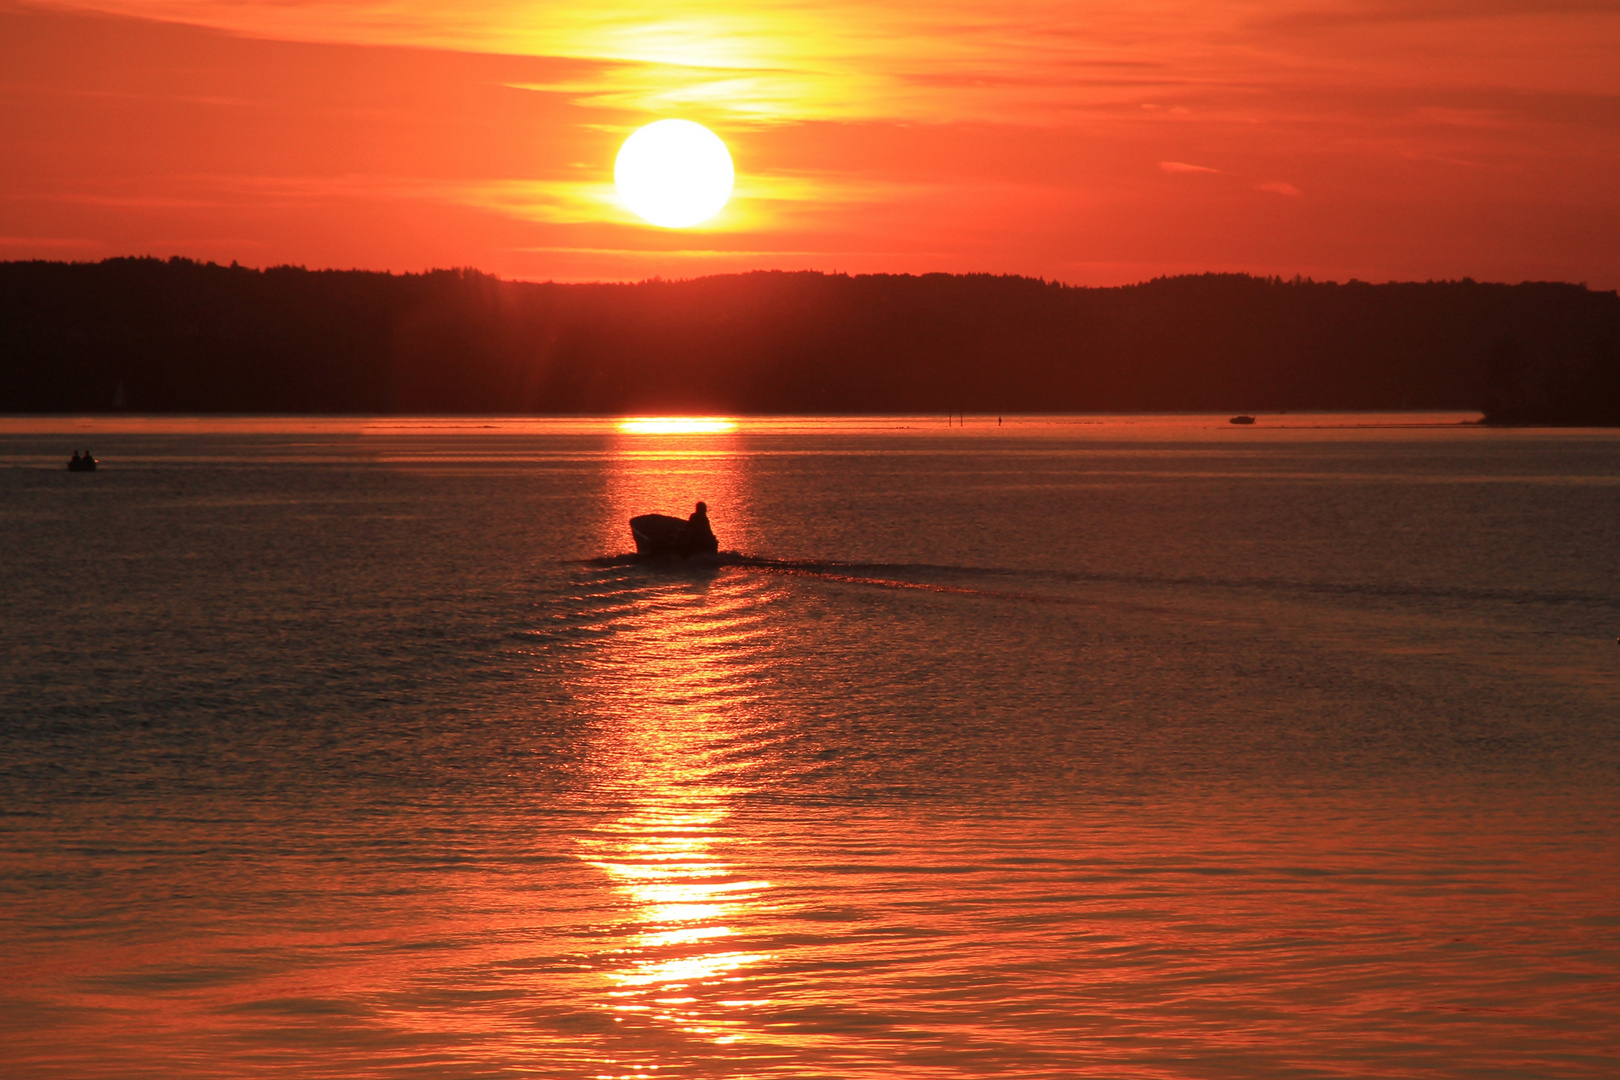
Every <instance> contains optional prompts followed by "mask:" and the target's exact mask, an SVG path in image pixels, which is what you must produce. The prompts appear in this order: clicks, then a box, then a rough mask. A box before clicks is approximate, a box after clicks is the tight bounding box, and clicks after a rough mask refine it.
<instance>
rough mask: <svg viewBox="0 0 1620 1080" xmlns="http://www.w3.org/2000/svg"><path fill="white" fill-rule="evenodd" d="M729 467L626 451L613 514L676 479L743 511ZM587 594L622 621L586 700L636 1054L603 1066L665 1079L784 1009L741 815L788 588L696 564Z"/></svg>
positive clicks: (603, 867)
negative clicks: (684, 465)
mask: <svg viewBox="0 0 1620 1080" xmlns="http://www.w3.org/2000/svg"><path fill="white" fill-rule="evenodd" d="M626 449H629V448H628V447H627V448H626ZM727 460H728V459H727V458H726V457H725V456H723V455H722V456H721V457H719V458H717V459H714V465H713V466H711V467H710V471H707V472H705V474H704V476H703V478H702V479H701V480H698V479H697V478H695V477H671V476H670V475H669V474H668V473H667V472H666V471H665V470H664V469H663V468H662V467H661V466H660V464H659V463H658V462H657V461H649V460H648V459H647V458H645V457H643V456H641V455H636V454H630V453H626V454H625V455H624V456H623V457H622V458H621V467H620V472H621V473H622V474H623V475H619V476H617V477H615V478H614V483H613V484H612V485H611V487H612V488H614V489H615V490H616V493H617V494H618V495H619V496H620V498H619V499H610V503H611V504H612V505H613V506H614V510H613V511H611V512H613V513H615V514H617V513H620V512H622V511H623V510H624V509H656V508H657V507H648V506H635V507H628V506H626V507H621V506H619V505H618V504H619V502H620V501H621V500H622V499H624V498H626V497H629V498H633V499H636V500H640V501H643V502H644V501H646V500H650V499H661V500H663V501H664V502H666V503H670V505H672V506H673V505H674V503H673V502H672V500H673V499H675V498H677V496H674V495H671V494H668V492H669V491H670V489H671V486H672V482H673V486H674V487H677V488H685V487H688V486H689V485H690V484H692V483H693V482H694V481H696V482H698V483H701V484H702V486H703V488H704V490H702V491H698V492H697V494H699V495H701V494H704V493H708V492H723V493H725V494H726V495H729V496H731V497H735V496H736V495H737V494H738V492H737V488H738V479H737V477H735V476H732V475H729V473H730V471H731V470H730V468H729V467H728V466H727V464H726V462H727ZM720 473H726V474H727V475H724V476H722V475H719V474H720ZM632 492H633V493H635V494H634V495H631V493H632ZM660 492H663V493H665V494H659V493H660ZM683 494H688V495H690V494H691V492H683ZM711 497H714V496H712V495H711ZM719 501H721V500H720V499H717V502H719ZM717 524H718V522H717ZM585 585H586V587H587V589H588V590H589V589H594V590H598V593H597V595H598V597H599V598H600V600H601V601H603V602H604V606H605V607H609V608H610V610H611V611H612V614H611V615H610V616H608V618H607V619H606V620H605V621H604V623H603V627H604V629H606V630H608V632H607V633H605V634H604V635H603V636H602V637H601V638H600V639H599V640H598V642H597V645H596V647H595V648H593V649H592V650H590V652H589V655H588V658H587V659H586V665H585V668H584V670H583V671H582V676H581V682H580V684H579V686H578V687H577V690H578V693H579V695H580V698H581V699H582V702H583V703H585V704H586V705H587V706H588V708H589V710H590V713H591V714H592V715H593V716H594V717H596V722H597V730H598V736H597V739H596V753H595V755H594V763H593V775H592V778H591V797H592V799H593V800H594V802H595V807H594V809H595V810H596V811H598V812H600V816H599V817H596V819H595V823H594V824H593V825H592V826H591V827H590V828H589V829H588V830H587V831H586V832H585V833H583V834H582V835H581V836H580V837H579V839H578V845H579V846H578V851H577V854H578V857H579V858H580V859H581V861H582V862H584V863H586V864H588V865H590V866H592V867H595V868H596V869H597V870H599V871H600V872H601V873H602V875H603V877H604V881H605V883H606V885H607V886H608V888H609V889H610V890H611V891H612V893H613V894H614V897H613V899H610V900H608V901H607V902H606V903H605V904H604V907H605V908H606V909H607V910H609V911H610V912H611V913H612V914H611V921H610V923H609V925H607V926H606V927H604V928H603V931H604V932H603V936H602V937H601V938H599V939H598V944H597V946H596V948H598V949H599V952H598V953H597V955H596V956H595V957H594V959H593V961H592V965H593V967H594V969H595V970H596V971H597V972H598V973H599V974H600V976H601V979H602V983H601V989H600V992H601V995H602V996H601V998H600V1005H599V1007H600V1008H601V1009H602V1010H603V1011H604V1012H606V1013H607V1014H609V1015H610V1016H611V1017H612V1018H613V1020H614V1022H615V1025H616V1027H617V1028H622V1033H623V1034H624V1035H625V1036H627V1037H629V1042H630V1044H632V1045H634V1047H635V1049H634V1051H631V1050H629V1049H628V1047H627V1046H626V1045H625V1044H624V1043H619V1044H618V1045H617V1046H616V1050H615V1054H616V1059H615V1060H613V1061H604V1062H603V1064H604V1065H605V1066H607V1067H610V1068H613V1069H617V1070H622V1069H625V1068H627V1067H629V1058H628V1057H627V1055H628V1054H630V1053H634V1055H635V1056H636V1057H637V1058H638V1059H639V1064H638V1065H637V1066H636V1068H653V1067H656V1065H655V1063H657V1064H661V1065H662V1066H663V1067H664V1068H669V1067H671V1066H673V1065H676V1064H678V1061H676V1060H674V1059H670V1058H668V1057H666V1055H667V1054H668V1053H670V1046H671V1044H670V1039H671V1037H673V1038H675V1039H676V1040H678V1043H679V1044H684V1045H685V1046H686V1047H687V1049H686V1050H685V1051H683V1052H684V1053H686V1054H688V1055H689V1054H690V1053H691V1052H693V1051H694V1050H695V1045H694V1044H705V1045H708V1046H709V1047H710V1048H711V1051H714V1050H715V1048H718V1047H729V1046H731V1045H732V1044H734V1043H737V1042H742V1041H747V1040H749V1039H750V1038H752V1037H755V1036H757V1035H758V1034H759V1031H758V1030H757V1028H756V1027H754V1026H752V1025H754V1023H755V1021H754V1019H753V1018H756V1017H757V1016H758V1015H759V1014H760V1012H761V1011H762V1010H763V1009H765V1008H767V1007H768V1006H769V1005H770V998H769V995H768V994H766V993H762V992H761V986H760V971H761V968H762V966H764V965H767V964H768V963H769V962H770V961H771V960H773V959H774V958H775V954H774V953H773V951H772V949H771V948H770V947H769V945H768V944H767V943H766V941H767V939H766V937H765V934H764V932H763V930H762V928H761V926H760V918H761V915H762V914H763V913H764V912H765V911H766V910H767V908H768V900H767V897H768V894H769V892H770V890H771V887H772V886H771V883H770V882H769V881H767V880H764V879H763V878H762V876H760V875H759V874H757V873H755V872H754V871H752V870H751V869H750V867H749V866H748V862H749V860H748V852H749V847H750V843H749V841H748V840H747V838H746V837H745V836H743V835H741V834H740V832H739V830H738V828H737V826H736V822H735V816H736V813H737V800H738V798H739V797H740V796H742V795H743V794H745V793H746V792H747V791H748V790H749V789H750V787H751V786H752V785H753V782H754V780H753V778H754V777H755V776H756V775H757V774H758V773H759V771H760V770H761V769H762V768H763V767H764V766H765V763H766V757H767V755H768V754H769V746H770V742H771V721H770V717H769V715H768V710H767V709H766V708H765V706H764V704H763V701H764V695H763V694H762V691H761V686H760V676H761V673H762V662H763V652H764V649H765V647H766V644H767V639H768V636H769V633H770V627H769V613H768V610H767V608H768V605H769V603H770V602H771V600H772V598H773V595H774V593H773V592H772V590H773V589H774V588H775V586H774V584H772V583H771V582H768V581H762V580H760V579H758V578H757V577H745V576H742V575H735V576H726V575H723V574H720V573H716V572H715V571H714V570H712V569H709V570H703V569H693V568H689V567H685V566H682V567H680V568H663V569H659V568H643V567H639V566H637V567H615V568H613V569H611V570H604V571H603V572H602V573H601V574H600V575H598V577H597V579H595V580H593V581H592V582H587V583H585ZM604 811H605V812H604ZM728 1052H729V1051H728ZM644 1055H645V1056H644Z"/></svg>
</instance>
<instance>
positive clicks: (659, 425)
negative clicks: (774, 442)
mask: <svg viewBox="0 0 1620 1080" xmlns="http://www.w3.org/2000/svg"><path fill="white" fill-rule="evenodd" d="M736 428H737V421H735V420H729V419H727V418H726V417H723V416H632V417H628V418H626V419H624V420H620V421H619V430H620V431H622V432H626V433H627V434H632V435H712V434H717V433H719V432H723V431H735V430H736Z"/></svg>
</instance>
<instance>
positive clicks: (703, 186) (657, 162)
mask: <svg viewBox="0 0 1620 1080" xmlns="http://www.w3.org/2000/svg"><path fill="white" fill-rule="evenodd" d="M736 179H737V175H736V171H735V170H734V169H733V168H732V165H731V153H730V151H728V150H727V149H726V144H725V143H723V142H721V141H720V136H718V135H716V134H715V133H714V132H712V131H710V130H709V129H708V128H706V127H704V126H703V125H702V124H695V123H693V122H692V121H690V120H659V121H657V122H656V123H652V124H648V125H647V126H646V127H644V128H642V129H640V130H639V131H637V132H635V133H634V134H632V135H631V136H630V137H629V138H628V139H626V140H624V145H623V146H621V147H620V148H619V157H618V160H617V161H615V162H614V165H613V182H614V184H616V185H617V186H618V189H619V197H620V198H622V199H623V200H624V204H625V205H626V206H628V207H629V208H630V209H631V210H633V211H635V213H636V215H637V216H638V217H640V218H642V219H643V220H645V221H648V222H651V223H652V224H654V225H660V226H662V227H664V228H666V229H684V228H688V227H690V226H692V225H697V224H700V223H702V222H705V221H707V220H709V219H710V218H712V217H714V215H716V214H718V213H719V212H720V210H721V208H722V207H724V206H725V205H726V201H727V200H728V199H730V198H731V188H732V185H733V184H735V183H736Z"/></svg>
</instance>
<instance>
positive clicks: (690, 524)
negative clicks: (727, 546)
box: [686, 502, 714, 540]
mask: <svg viewBox="0 0 1620 1080" xmlns="http://www.w3.org/2000/svg"><path fill="white" fill-rule="evenodd" d="M686 527H687V528H688V529H690V530H692V535H694V536H698V537H701V538H703V539H704V540H713V539H714V529H713V528H712V527H710V525H709V506H708V504H707V503H701V502H700V503H698V504H697V509H696V510H693V511H692V515H691V516H690V517H688V518H687V519H686Z"/></svg>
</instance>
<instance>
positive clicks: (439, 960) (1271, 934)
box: [0, 415, 1620, 1080]
mask: <svg viewBox="0 0 1620 1080" xmlns="http://www.w3.org/2000/svg"><path fill="white" fill-rule="evenodd" d="M1458 419H1459V418H1457V417H1418V416H1406V415H1396V416H1379V417H1367V416H1328V415H1317V416H1282V417H1274V416H1263V417H1261V419H1260V422H1259V423H1258V424H1256V425H1255V426H1254V427H1253V428H1237V427H1233V426H1230V425H1228V424H1226V422H1225V418H1224V417H1137V418H1086V417H1067V418H1044V419H1030V418H1007V420H1006V422H1005V423H1004V424H1002V425H1001V426H999V427H998V426H997V424H996V421H995V418H990V419H989V420H988V421H987V420H984V419H979V420H974V419H973V418H969V420H968V421H967V424H966V426H965V427H959V428H947V427H946V426H945V422H944V420H943V419H938V420H928V419H918V418H902V419H871V418H868V419H848V420H742V421H738V422H736V423H735V424H734V425H731V426H729V427H728V426H725V425H712V426H715V427H719V428H720V430H709V431H685V432H682V431H674V432H659V431H656V430H651V431H650V430H637V429H634V428H632V429H626V428H625V427H623V426H622V425H620V424H618V423H616V422H614V421H610V420H558V421H510V422H504V421H485V420H457V421H412V420H399V419H389V420H378V421H364V420H300V419H272V420H242V419H218V420H215V419H208V418H202V419H196V420H183V419H162V420H153V421H142V420H134V419H130V420H123V419H119V420H114V419H100V420H86V421H80V420H74V419H63V418H54V419H22V418H14V419H9V420H7V419H0V587H3V609H0V957H4V960H5V971H6V978H5V980H4V982H3V983H0V1062H4V1065H3V1067H0V1075H4V1076H6V1077H7V1078H16V1080H33V1078H52V1080H56V1078H70V1077H71V1078H124V1077H131V1078H145V1077H152V1078H158V1077H164V1078H168V1077H230V1078H236V1077H243V1078H246V1077H264V1076H289V1077H333V1078H336V1077H403V1076H412V1077H435V1078H436V1077H444V1078H472V1077H480V1078H482V1077H508V1076H510V1077H526V1076H534V1077H581V1078H584V1077H703V1078H709V1077H713V1078H722V1077H723V1078H744V1077H770V1076H778V1077H805V1078H808V1077H888V1076H893V1077H973V1076H990V1075H998V1076H1019V1077H1054V1078H1056V1077H1073V1076H1096V1077H1132V1078H1144V1080H1145V1078H1154V1080H1157V1078H1166V1077H1178V1078H1179V1077H1187V1078H1195V1077H1196V1078H1213V1077H1221V1078H1224V1077H1234V1078H1235V1077H1289V1078H1295V1077H1365V1076H1381V1077H1382V1076H1392V1077H1610V1076H1614V1075H1616V1074H1617V1073H1620V1034H1617V1033H1620V1015H1617V1014H1620V1006H1617V1002H1620V859H1617V852H1620V844H1617V841H1620V816H1617V811H1620V646H1617V644H1616V638H1617V636H1620V433H1616V432H1612V431H1611V432H1604V431H1590V430H1560V431H1546V430H1540V431H1537V430H1490V429H1484V428H1480V427H1477V426H1472V425H1465V424H1459V423H1457V422H1456V421H1457V420H1458ZM76 448H89V449H91V450H93V451H94V452H95V453H96V454H97V456H98V457H99V458H100V459H101V461H102V467H101V470H100V471H98V472H96V473H94V474H70V473H68V472H67V471H66V469H65V468H64V465H65V462H66V459H67V456H68V453H69V451H71V450H73V449H76ZM700 498H701V499H705V500H706V501H707V502H708V504H709V507H710V516H711V519H712V520H713V522H714V528H715V531H716V532H717V533H718V534H719V536H720V540H721V548H722V554H721V555H720V556H719V557H717V558H714V559H709V560H693V561H690V562H679V561H674V562H662V563H647V562H642V561H638V560H635V559H633V558H631V557H629V555H628V552H629V551H630V550H631V543H630V536H629V533H628V529H627V526H626V522H627V520H628V518H629V517H630V516H631V515H633V514H637V513H642V512H647V511H663V512H668V513H681V514H684V513H686V512H687V511H689V510H690V508H691V504H692V503H693V502H694V501H696V500H697V499H700Z"/></svg>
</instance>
